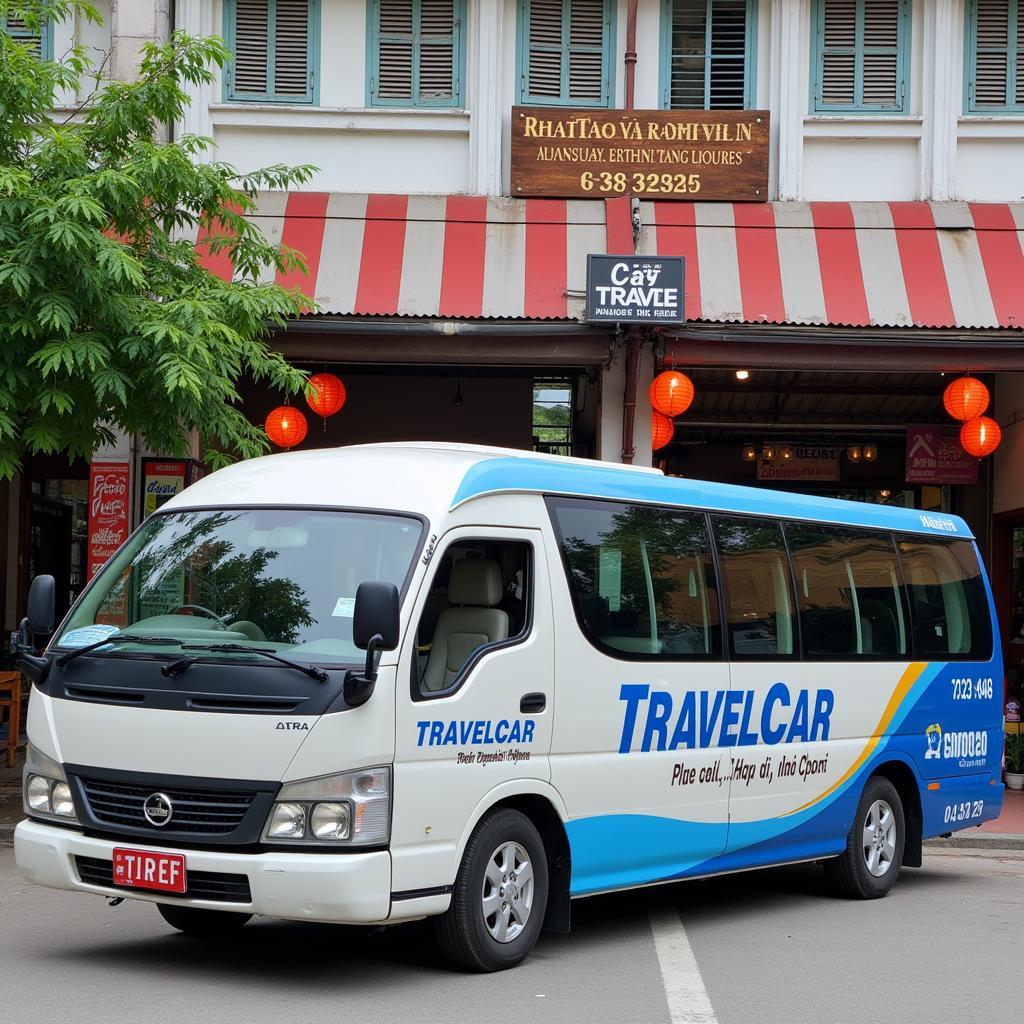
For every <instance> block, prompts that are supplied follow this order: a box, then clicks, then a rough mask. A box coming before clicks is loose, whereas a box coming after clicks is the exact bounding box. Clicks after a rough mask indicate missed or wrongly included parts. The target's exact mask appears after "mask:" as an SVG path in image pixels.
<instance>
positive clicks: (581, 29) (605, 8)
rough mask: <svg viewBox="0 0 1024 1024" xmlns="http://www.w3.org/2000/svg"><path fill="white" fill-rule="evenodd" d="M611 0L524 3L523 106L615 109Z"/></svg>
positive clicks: (520, 31) (521, 17)
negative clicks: (540, 105)
mask: <svg viewBox="0 0 1024 1024" xmlns="http://www.w3.org/2000/svg"><path fill="white" fill-rule="evenodd" d="M613 34H614V5H613V4H612V2H611V0H520V2H519V25H518V39H519V52H518V59H517V64H518V71H519V102H520V103H536V104H543V105H559V104H562V105H565V106H573V107H610V106H612V104H613V93H614V88H613V85H612V83H613V81H614V77H613V76H614V69H613V62H612V57H611V55H612V53H613V52H614V46H613Z"/></svg>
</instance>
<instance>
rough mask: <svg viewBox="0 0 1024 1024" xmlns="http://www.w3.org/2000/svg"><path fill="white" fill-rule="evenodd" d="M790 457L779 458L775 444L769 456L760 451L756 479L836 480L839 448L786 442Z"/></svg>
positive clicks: (780, 454) (778, 450)
mask: <svg viewBox="0 0 1024 1024" xmlns="http://www.w3.org/2000/svg"><path fill="white" fill-rule="evenodd" d="M786 448H787V450H788V451H789V452H791V455H790V458H788V459H784V458H783V457H782V448H779V447H776V448H775V449H774V450H773V452H772V454H771V456H770V457H769V456H767V455H765V454H764V452H762V453H761V454H760V455H759V456H758V458H757V479H758V480H821V481H835V480H838V479H839V449H838V448H832V447H823V446H822V445H817V444H812V445H802V444H795V445H787V446H786Z"/></svg>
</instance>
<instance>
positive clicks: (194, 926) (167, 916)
mask: <svg viewBox="0 0 1024 1024" xmlns="http://www.w3.org/2000/svg"><path fill="white" fill-rule="evenodd" d="M156 909H157V910H159V911H160V916H161V917H162V918H163V919H164V920H165V921H166V922H167V923H168V924H169V925H170V926H171V927H172V928H177V929H178V931H179V932H184V933H185V934H186V935H195V936H196V937H197V938H201V939H216V938H220V937H221V936H222V935H230V934H231V933H232V932H237V931H238V929H239V928H241V927H242V925H244V924H245V923H246V921H248V920H249V918H250V917H252V914H236V913H233V912H232V911H230V910H204V909H201V908H199V907H175V906H172V905H171V904H169V903H158V904H157V905H156Z"/></svg>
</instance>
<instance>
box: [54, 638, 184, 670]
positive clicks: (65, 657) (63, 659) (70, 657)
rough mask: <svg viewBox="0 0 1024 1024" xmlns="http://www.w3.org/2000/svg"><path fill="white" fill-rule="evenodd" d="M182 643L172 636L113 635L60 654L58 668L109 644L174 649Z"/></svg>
mask: <svg viewBox="0 0 1024 1024" xmlns="http://www.w3.org/2000/svg"><path fill="white" fill-rule="evenodd" d="M181 643H182V642H181V641H180V640H176V639H175V638H174V637H171V636H134V635H132V634H131V633H111V634H110V636H108V637H105V638H104V639H103V640H97V641H96V642H95V643H91V644H86V645H85V646H84V647H76V648H75V649H74V650H73V651H69V652H68V653H67V654H58V655H57V666H58V667H59V668H63V667H64V666H65V665H66V664H67V663H68V662H69V661H74V660H75V658H78V657H81V656H82V655H83V654H88V653H89V652H90V651H98V650H99V649H100V648H101V647H105V646H106V645H107V644H172V645H173V646H174V647H180V646H181Z"/></svg>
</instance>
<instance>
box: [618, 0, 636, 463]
mask: <svg viewBox="0 0 1024 1024" xmlns="http://www.w3.org/2000/svg"><path fill="white" fill-rule="evenodd" d="M636 8H637V0H629V2H628V3H627V5H626V54H625V61H624V63H625V73H626V109H627V110H632V109H633V108H634V107H635V106H636V102H635V84H636ZM639 362H640V338H639V336H638V332H637V330H636V328H635V327H631V328H630V329H629V331H628V333H627V335H626V390H625V392H624V393H623V396H622V452H621V454H620V458H621V459H622V461H623V463H624V464H625V465H627V466H631V465H632V464H633V456H634V455H635V454H636V449H635V448H634V447H633V428H634V422H633V421H634V419H635V416H636V378H637V364H638V363H639Z"/></svg>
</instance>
